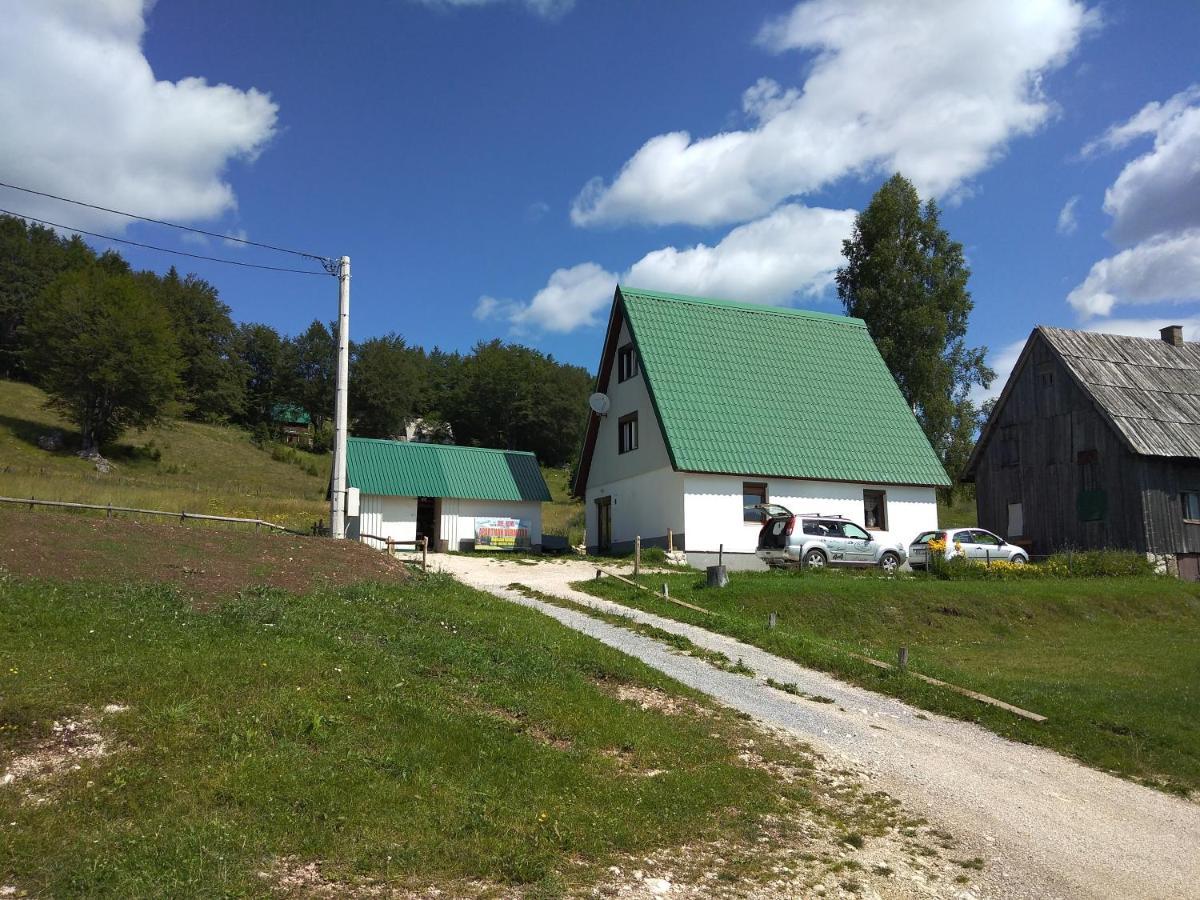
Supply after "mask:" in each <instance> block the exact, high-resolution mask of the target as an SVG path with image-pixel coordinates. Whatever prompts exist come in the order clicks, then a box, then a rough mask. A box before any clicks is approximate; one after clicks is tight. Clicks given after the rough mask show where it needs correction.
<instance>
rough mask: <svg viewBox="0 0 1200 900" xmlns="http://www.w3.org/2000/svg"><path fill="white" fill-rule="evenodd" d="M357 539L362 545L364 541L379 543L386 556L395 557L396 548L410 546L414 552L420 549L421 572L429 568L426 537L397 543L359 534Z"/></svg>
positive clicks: (385, 538) (392, 540) (394, 539)
mask: <svg viewBox="0 0 1200 900" xmlns="http://www.w3.org/2000/svg"><path fill="white" fill-rule="evenodd" d="M358 539H359V541H361V542H363V543H366V541H379V542H380V543H381V544H384V545H385V546H384V548H383V549H385V550H387V555H388V556H395V555H396V548H397V547H406V546H409V545H412V548H413V549H414V550H416V549H417V548H420V550H421V571H426V570H427V569H428V567H429V565H428V564H429V538H428V537H427V536H426V535H421V537H420V538H418V539H417V540H415V541H399V540H396V538H393V537H380V536H379V535H377V534H360V535H359V536H358Z"/></svg>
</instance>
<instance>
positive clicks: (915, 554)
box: [908, 528, 1029, 569]
mask: <svg viewBox="0 0 1200 900" xmlns="http://www.w3.org/2000/svg"><path fill="white" fill-rule="evenodd" d="M934 540H936V541H940V542H941V543H943V544H945V547H944V549H943V550H942V558H943V559H953V558H954V557H955V556H962V557H965V558H966V559H969V560H970V561H971V562H978V563H984V564H986V563H988V562H998V561H1003V562H1010V563H1017V564H1024V563H1027V562H1029V554H1028V553H1026V552H1025V551H1024V550H1023V549H1021V548H1020V547H1018V546H1017V545H1016V544H1010V543H1009V542H1008V541H1006V540H1004V538H1002V537H1000V536H999V535H996V534H992V533H991V532H990V531H986V530H984V529H983V528H948V529H945V530H939V531H925V532H922V533H921V534H919V535H917V538H916V540H914V541H913V542H912V544H910V545H909V548H908V564H909V565H910V566H912V567H913V568H914V569H924V568H925V567H926V566H927V565H928V564H929V558H930V550H929V542H930V541H934Z"/></svg>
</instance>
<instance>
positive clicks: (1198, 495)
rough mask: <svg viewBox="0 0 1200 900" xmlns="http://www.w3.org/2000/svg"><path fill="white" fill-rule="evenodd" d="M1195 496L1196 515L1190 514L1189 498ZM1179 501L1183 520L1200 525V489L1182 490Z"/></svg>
mask: <svg viewBox="0 0 1200 900" xmlns="http://www.w3.org/2000/svg"><path fill="white" fill-rule="evenodd" d="M1189 497H1194V498H1195V501H1194V502H1195V509H1194V512H1195V513H1196V515H1195V516H1189V515H1188V498H1189ZM1179 502H1180V506H1181V507H1182V510H1181V511H1182V513H1183V521H1184V522H1185V523H1187V524H1188V525H1200V491H1180V492H1179Z"/></svg>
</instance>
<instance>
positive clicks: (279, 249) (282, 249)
mask: <svg viewBox="0 0 1200 900" xmlns="http://www.w3.org/2000/svg"><path fill="white" fill-rule="evenodd" d="M0 187H6V188H9V189H10V190H14V191H21V192H23V193H26V194H33V195H34V196H37V197H48V198H49V199H51V200H61V201H62V202H63V203H73V204H75V205H76V206H84V207H87V208H88V209H96V210H99V211H100V212H106V213H112V214H113V215H117V216H125V218H127V219H138V220H140V221H142V222H152V223H153V224H155V225H165V226H166V227H167V228H178V229H179V230H180V231H192V232H195V233H196V234H202V235H204V236H205V237H211V238H220V239H221V240H223V241H233V242H235V243H238V244H245V245H247V246H249V247H261V248H262V249H264V250H275V251H276V252H278V253H291V254H293V255H294V256H302V257H304V258H306V259H315V260H317V261H318V262H320V263H321V264H322V265H327V264H331V263H333V262H334V261H333V260H332V259H330V258H329V257H327V256H321V255H320V254H318V253H306V252H304V251H303V250H289V249H288V248H287V247H276V246H275V245H274V244H263V243H260V242H259V241H251V240H247V239H246V238H239V237H233V236H232V235H228V234H217V233H216V232H215V231H205V230H204V229H203V228H192V227H191V226H190V225H179V224H177V223H175V222H165V221H163V220H162V219H152V218H150V217H149V216H139V215H138V214H137V213H129V212H123V211H121V210H119V209H109V208H108V207H107V206H97V205H96V204H95V203H84V202H83V201H82V200H72V199H71V198H70V197H60V196H58V195H57V194H48V193H46V192H45V191H35V190H34V189H33V188H27V187H21V186H20V185H17V184H9V183H8V182H5V181H0ZM59 227H63V226H59ZM75 230H76V231H78V230H79V229H75ZM84 233H86V232H84ZM185 255H190V254H185ZM201 258H202V259H204V258H207V257H201ZM264 268H266V267H264Z"/></svg>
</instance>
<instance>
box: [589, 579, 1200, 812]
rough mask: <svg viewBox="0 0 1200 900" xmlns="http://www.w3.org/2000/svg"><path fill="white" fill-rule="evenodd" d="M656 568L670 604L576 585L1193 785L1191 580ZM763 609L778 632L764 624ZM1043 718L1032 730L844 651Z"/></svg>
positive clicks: (1172, 782) (1143, 776)
mask: <svg viewBox="0 0 1200 900" xmlns="http://www.w3.org/2000/svg"><path fill="white" fill-rule="evenodd" d="M730 579H731V580H730V585H729V587H728V588H726V589H724V590H713V589H707V588H705V587H704V586H703V577H701V576H697V574H695V573H692V574H680V575H668V576H663V575H654V576H653V578H652V579H644V580H646V583H647V584H649V583H650V581H653V585H654V586H655V587H656V588H657V587H659V586H660V585H661V583H662V582H663V581H668V582H670V591H671V596H672V597H676V598H679V599H682V600H686V601H689V602H691V603H694V604H696V605H699V606H702V607H704V608H706V609H709V610H712V611H713V612H714V613H715V615H712V616H704V615H701V614H699V613H695V612H692V611H690V610H688V609H685V608H682V607H678V606H674V605H672V604H669V603H666V602H664V601H662V600H658V599H655V598H654V597H652V596H651V595H649V594H646V593H644V592H641V591H637V590H635V589H634V588H632V587H629V586H626V585H622V584H620V583H619V582H616V581H614V580H611V579H605V580H603V581H600V582H583V583H581V584H580V585H579V587H580V588H582V589H584V590H588V591H590V592H592V593H595V594H598V595H599V596H603V597H607V598H609V599H614V600H618V601H619V602H621V603H625V604H627V605H630V606H635V607H638V608H641V609H646V610H649V611H652V612H655V613H658V614H660V615H665V616H669V617H671V618H676V619H679V620H681V621H686V622H692V623H694V624H698V625H702V626H703V627H706V628H709V629H711V630H715V631H720V632H723V633H726V634H729V635H731V636H734V637H737V638H739V639H741V640H743V641H746V642H747V643H750V644H754V645H757V646H760V647H762V648H764V649H766V650H770V651H771V652H774V653H777V654H779V655H781V656H786V657H789V658H791V659H794V660H797V661H798V662H801V663H804V664H806V665H811V666H813V667H815V668H819V669H823V670H825V671H829V672H833V673H836V674H838V675H841V676H844V677H847V678H849V679H851V680H853V681H856V682H858V683H860V684H863V685H865V686H867V687H869V688H872V689H874V690H880V691H884V692H886V693H890V694H894V695H897V696H899V697H902V698H904V699H906V700H908V701H910V702H912V703H914V704H916V705H918V706H922V707H924V708H926V709H930V710H934V711H938V712H943V713H947V714H949V715H953V716H956V717H958V718H962V719H968V720H972V721H976V722H979V723H980V724H982V725H985V726H986V727H988V728H991V729H992V730H994V731H997V732H1000V733H1001V734H1004V735H1006V736H1009V737H1012V738H1015V739H1017V740H1022V741H1026V742H1029V743H1035V744H1041V745H1044V746H1047V747H1051V748H1053V749H1055V750H1059V751H1061V752H1064V753H1067V754H1069V755H1072V756H1075V757H1077V758H1078V759H1080V760H1083V761H1084V762H1087V763H1090V764H1091V765H1094V766H1097V767H1098V768H1101V769H1105V770H1109V771H1113V772H1117V773H1120V774H1122V775H1124V776H1127V777H1131V778H1136V779H1139V780H1142V781H1144V782H1146V783H1149V784H1153V785H1155V786H1158V787H1161V788H1164V789H1167V790H1172V791H1176V792H1179V793H1188V792H1195V791H1198V790H1200V585H1197V584H1188V583H1185V582H1180V581H1176V580H1174V579H1167V578H1158V577H1143V578H1110V579H1102V578H1094V579H1062V580H1047V581H1021V582H978V581H959V582H951V581H937V580H932V579H924V578H902V579H897V580H892V581H889V580H886V579H884V578H881V577H868V576H859V575H855V574H852V573H840V572H831V573H822V574H812V573H799V574H796V573H774V572H772V573H731V576H730ZM771 612H776V613H778V616H779V619H778V626H777V627H776V628H775V629H774V630H768V629H767V618H768V615H769V614H770V613H771ZM901 645H904V646H907V647H908V648H909V653H910V656H909V660H910V662H909V664H910V666H911V668H912V669H914V670H915V671H918V672H921V673H923V674H927V675H932V676H934V677H937V678H941V679H943V680H945V681H948V682H950V683H952V684H957V685H960V686H962V687H967V688H971V689H974V690H976V691H981V692H983V693H985V694H989V695H991V696H993V697H997V698H999V699H1001V700H1005V701H1007V702H1009V703H1013V704H1016V705H1017V706H1020V707H1023V708H1025V709H1028V710H1032V711H1034V712H1038V713H1041V714H1042V715H1045V716H1048V717H1049V721H1048V722H1045V723H1042V724H1035V723H1033V722H1029V721H1027V720H1025V719H1021V718H1018V717H1016V716H1013V715H1011V714H1009V713H1006V712H1004V711H1002V710H999V709H995V708H993V707H990V706H986V705H984V704H981V703H978V702H977V701H974V700H970V699H968V698H965V697H961V696H959V695H956V694H953V693H951V692H948V691H946V690H944V689H940V688H936V687H931V686H929V685H926V684H924V683H922V682H920V681H917V680H915V679H912V678H906V677H904V676H902V675H899V674H896V673H893V672H887V671H881V670H879V669H877V668H875V667H873V666H870V665H869V664H867V663H864V662H861V661H859V660H856V659H855V658H853V657H852V656H849V655H848V654H847V653H846V652H845V651H847V650H849V651H853V652H856V653H862V654H865V655H868V656H872V657H873V658H876V659H882V660H886V661H894V660H895V658H896V654H897V650H898V648H899V647H900V646H901Z"/></svg>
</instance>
